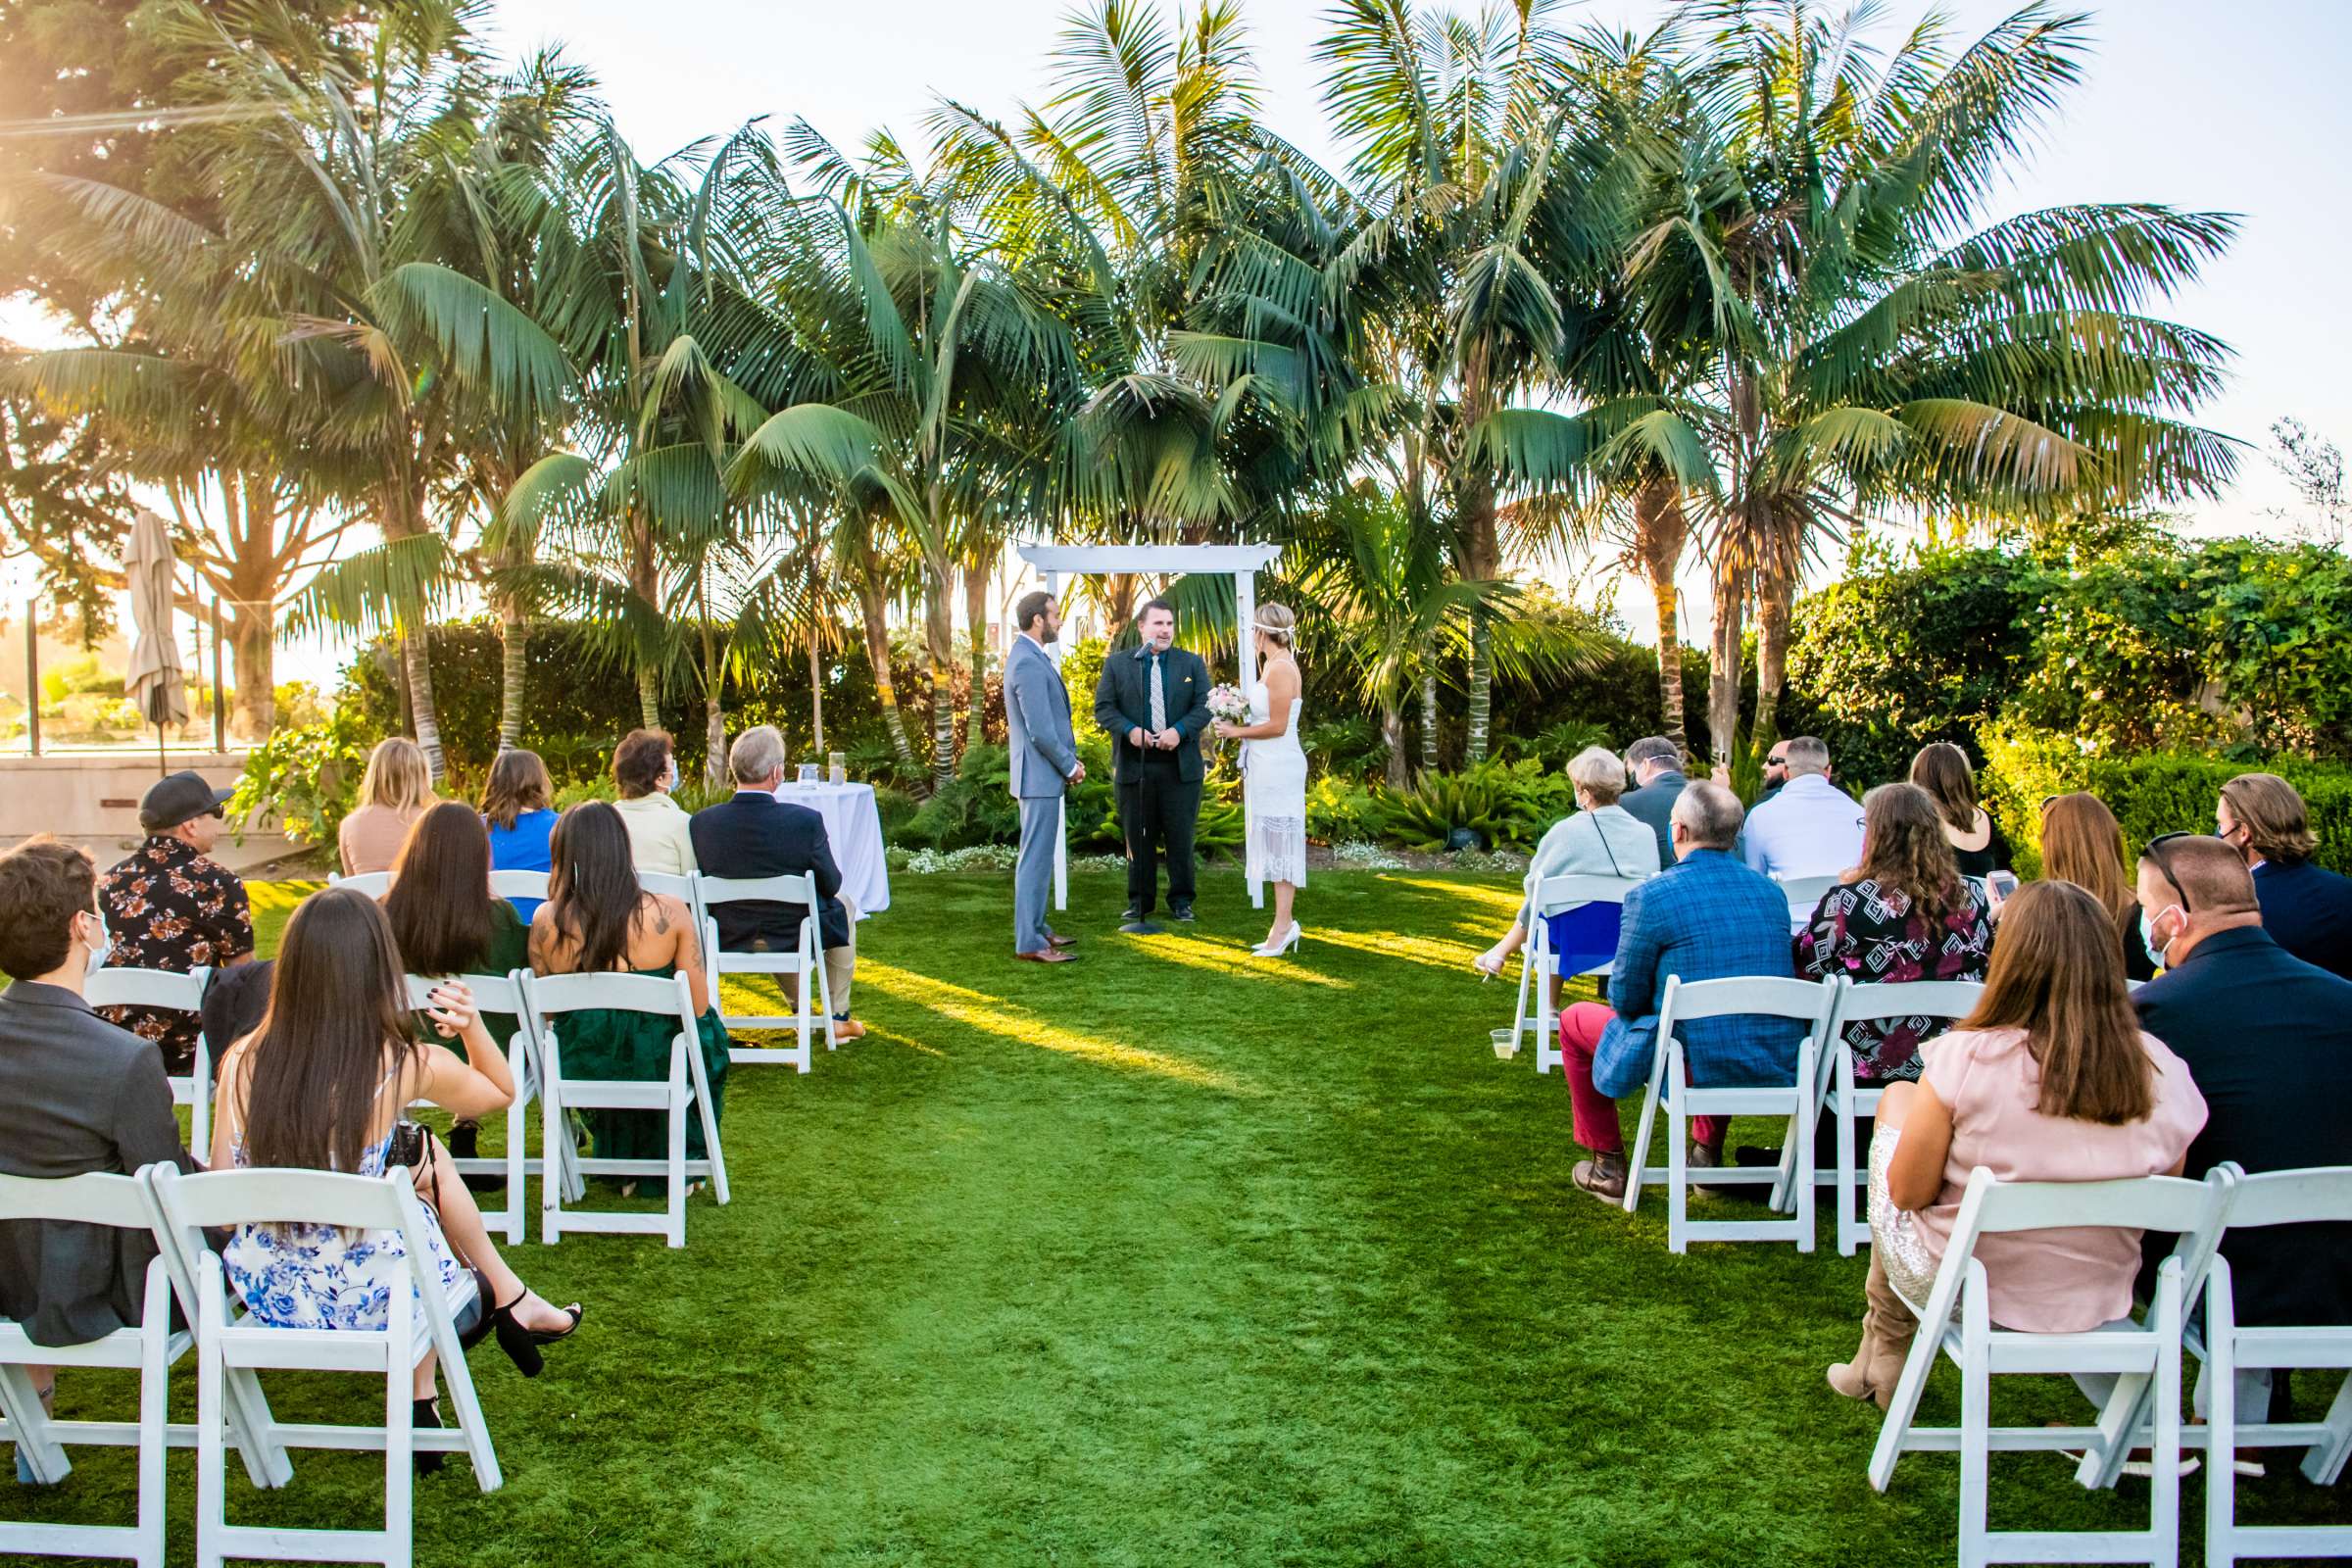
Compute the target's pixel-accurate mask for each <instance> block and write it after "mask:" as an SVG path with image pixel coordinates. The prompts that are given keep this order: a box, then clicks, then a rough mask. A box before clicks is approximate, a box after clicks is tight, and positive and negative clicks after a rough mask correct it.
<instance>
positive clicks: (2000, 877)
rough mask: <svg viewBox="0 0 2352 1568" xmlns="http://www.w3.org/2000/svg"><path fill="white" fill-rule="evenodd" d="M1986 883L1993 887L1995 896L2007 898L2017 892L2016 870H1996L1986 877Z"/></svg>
mask: <svg viewBox="0 0 2352 1568" xmlns="http://www.w3.org/2000/svg"><path fill="white" fill-rule="evenodd" d="M1985 885H1986V886H1987V887H1989V888H1991V889H1992V896H1993V897H1994V898H1996V899H2006V898H2009V897H2010V896H2011V895H2013V894H2015V893H2016V892H2017V873H2016V872H2014V871H1995V872H1993V873H1992V875H1990V876H1988V877H1986V878H1985Z"/></svg>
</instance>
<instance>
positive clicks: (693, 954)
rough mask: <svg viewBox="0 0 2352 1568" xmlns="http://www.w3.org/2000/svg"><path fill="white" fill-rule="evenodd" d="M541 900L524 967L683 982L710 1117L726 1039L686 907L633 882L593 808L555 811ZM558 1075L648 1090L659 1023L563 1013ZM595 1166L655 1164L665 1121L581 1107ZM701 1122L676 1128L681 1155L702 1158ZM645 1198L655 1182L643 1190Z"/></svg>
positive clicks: (599, 804)
mask: <svg viewBox="0 0 2352 1568" xmlns="http://www.w3.org/2000/svg"><path fill="white" fill-rule="evenodd" d="M549 858H550V859H552V860H553V861H554V862H555V865H554V869H553V870H552V871H550V872H549V875H548V888H547V894H548V896H547V903H545V904H543V905H541V906H540V907H539V910H538V912H537V913H536V914H534V915H533V916H532V917H531V938H530V955H531V967H532V969H534V970H535V971H537V972H538V973H540V974H601V973H617V974H650V975H653V976H655V977H657V978H659V979H667V978H669V977H670V976H671V975H673V974H683V975H685V976H686V983H687V985H688V987H689V988H690V989H691V990H692V992H693V994H694V1006H695V1011H696V1012H697V1013H698V1014H699V1017H698V1019H697V1023H698V1028H697V1029H696V1036H697V1039H696V1045H697V1046H698V1047H699V1049H700V1050H701V1051H702V1054H703V1070H704V1072H705V1074H706V1075H707V1076H708V1078H709V1080H710V1083H711V1119H712V1120H713V1121H716V1120H717V1119H718V1116H719V1113H720V1111H721V1109H722V1108H723V1107H724V1105H725V1103H726V1077H727V1030H726V1026H725V1025H724V1024H723V1023H721V1022H720V1021H719V1017H718V1011H717V1009H716V1008H715V1007H713V1006H712V1005H711V982H710V978H709V976H708V975H707V974H706V972H705V971H704V968H703V950H702V943H701V941H700V938H699V934H698V933H697V932H696V930H695V928H694V917H693V915H692V914H691V913H690V912H689V911H688V909H687V907H686V906H685V905H684V904H682V903H681V902H679V901H678V900H676V899H673V898H671V897H669V896H668V895H666V894H662V893H648V892H646V891H645V890H644V889H642V888H640V887H639V886H638V885H637V867H636V864H635V862H634V861H633V860H632V859H631V858H630V854H629V830H628V828H627V826H626V825H625V824H623V823H622V821H621V819H620V813H619V812H618V811H615V810H614V809H613V808H612V807H611V806H609V805H607V804H606V803H605V802H603V801H584V802H582V803H581V804H580V805H578V806H575V807H573V808H572V809H570V810H568V811H565V812H564V815H563V817H562V818H561V819H560V820H559V821H558V822H557V823H556V831H555V835H554V837H553V838H552V839H550V840H549ZM562 1030H563V1037H562V1038H563V1042H564V1072H565V1074H566V1075H577V1076H579V1077H583V1078H636V1079H644V1080H648V1081H658V1080H660V1079H662V1078H666V1077H667V1076H668V1075H669V1042H670V1039H671V1037H672V1036H673V1035H675V1034H676V1033H677V1030H676V1028H675V1027H674V1025H673V1024H672V1023H671V1022H670V1020H669V1019H667V1018H662V1017H657V1016H655V1015H654V1014H652V1013H645V1012H617V1011H612V1010H609V1009H603V1008H590V1009H587V1010H584V1011H580V1012H571V1013H565V1014H564V1021H563V1024H562ZM580 1116H581V1119H582V1120H583V1121H585V1122H586V1123H587V1124H588V1135H589V1136H590V1137H591V1138H593V1139H594V1140H595V1141H596V1153H597V1157H599V1158H601V1159H659V1158H661V1157H662V1155H663V1154H664V1153H665V1152H667V1151H668V1147H669V1142H668V1140H669V1134H668V1128H667V1120H666V1118H665V1117H664V1116H663V1114H662V1112H661V1111H658V1110H583V1111H582V1112H581V1113H580ZM686 1157H687V1158H688V1159H701V1158H703V1157H704V1146H703V1125H702V1120H701V1118H700V1117H694V1116H689V1117H688V1118H687V1119H686ZM641 1185H642V1186H644V1187H645V1188H647V1189H649V1190H652V1189H655V1188H657V1187H658V1186H659V1183H658V1182H657V1181H647V1182H645V1183H643V1184H641Z"/></svg>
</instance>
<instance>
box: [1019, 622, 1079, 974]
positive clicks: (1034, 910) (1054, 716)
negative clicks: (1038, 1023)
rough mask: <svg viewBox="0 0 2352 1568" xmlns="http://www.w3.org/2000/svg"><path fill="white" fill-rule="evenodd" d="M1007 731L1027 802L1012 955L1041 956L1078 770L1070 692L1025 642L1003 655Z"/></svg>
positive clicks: (1057, 670)
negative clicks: (1057, 852) (1057, 850)
mask: <svg viewBox="0 0 2352 1568" xmlns="http://www.w3.org/2000/svg"><path fill="white" fill-rule="evenodd" d="M1005 738H1006V739H1007V740H1008V741H1009V742H1010V743H1011V747H1012V794H1013V798H1014V799H1015V800H1017V801H1019V802H1020V803H1021V855H1020V859H1019V861H1018V862H1017V863H1016V864H1015V865H1014V866H1013V871H1012V951H1013V952H1015V953H1042V952H1044V951H1045V950H1046V948H1047V947H1048V946H1049V944H1048V942H1047V940H1046V903H1047V901H1048V899H1050V898H1051V897H1052V896H1053V892H1054V845H1055V844H1056V843H1057V842H1059V840H1060V837H1061V795H1062V791H1063V790H1064V789H1066V788H1067V787H1068V784H1069V777H1070V775H1071V774H1072V773H1074V772H1076V771H1077V770H1078V737H1077V735H1076V734H1075V733H1073V732H1072V730H1071V728H1070V689H1069V687H1068V686H1067V685H1065V684H1063V682H1062V678H1061V666H1060V665H1058V664H1056V663H1055V662H1054V656H1053V655H1051V654H1049V653H1047V652H1046V651H1045V650H1044V649H1043V648H1041V647H1040V646H1038V644H1036V643H1035V642H1032V641H1031V640H1030V639H1029V638H1028V637H1026V636H1019V637H1015V638H1014V639H1013V640H1012V651H1011V652H1010V653H1008V654H1006V655H1005Z"/></svg>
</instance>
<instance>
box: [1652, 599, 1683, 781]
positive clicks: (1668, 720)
mask: <svg viewBox="0 0 2352 1568" xmlns="http://www.w3.org/2000/svg"><path fill="white" fill-rule="evenodd" d="M1649 592H1650V597H1651V598H1652V599H1653V600H1655V601H1656V603H1657V607H1658V713H1659V721H1660V728H1659V731H1658V733H1659V734H1661V735H1663V736H1665V737H1666V738H1667V739H1668V740H1670V741H1672V742H1674V744H1675V745H1677V746H1679V747H1681V748H1682V749H1683V750H1684V751H1685V752H1689V751H1690V750H1691V737H1690V736H1688V735H1686V734H1684V733H1683V640H1682V636H1681V634H1680V632H1679V631H1678V629H1677V628H1676V626H1675V621H1676V619H1677V618H1678V617H1679V616H1680V615H1681V614H1682V610H1683V604H1682V593H1681V591H1680V590H1678V589H1677V588H1676V587H1675V586H1674V579H1673V578H1672V577H1668V578H1666V579H1665V580H1664V581H1662V582H1652V583H1651V584H1650V585H1649Z"/></svg>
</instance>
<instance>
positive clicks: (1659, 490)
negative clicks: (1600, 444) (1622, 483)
mask: <svg viewBox="0 0 2352 1568" xmlns="http://www.w3.org/2000/svg"><path fill="white" fill-rule="evenodd" d="M1690 534H1691V522H1690V518H1689V517H1688V516H1687V515H1685V514H1684V512H1683V493H1682V489H1681V487H1680V486H1678V485H1677V484H1676V483H1675V482H1674V481H1673V480H1672V479H1670V478H1667V477H1665V476H1663V475H1660V476H1658V477H1656V478H1653V479H1651V480H1650V481H1649V482H1648V483H1646V484H1644V485H1643V486H1642V489H1641V491H1640V493H1638V494H1637V495H1636V496H1635V497H1634V553H1635V555H1636V556H1637V557H1638V558H1639V559H1640V560H1641V563H1642V572H1643V574H1644V575H1645V576H1646V577H1647V578H1648V579H1649V595H1650V599H1651V601H1652V602H1653V603H1654V604H1655V605H1656V606H1657V612H1658V708H1659V711H1660V714H1661V716H1662V719H1663V724H1664V730H1663V733H1664V734H1665V736H1666V738H1667V739H1669V740H1671V741H1673V742H1674V743H1675V745H1677V746H1680V747H1682V748H1683V749H1684V750H1686V751H1688V750H1689V749H1690V740H1689V737H1687V736H1686V735H1684V733H1683V645H1682V628H1681V626H1680V625H1679V624H1678V622H1679V621H1680V619H1681V614H1682V594H1681V591H1680V590H1678V589H1677V588H1676V587H1675V583H1674V574H1675V571H1676V568H1678V567H1679V566H1681V564H1682V561H1683V546H1684V544H1685V543H1686V542H1687V541H1688V539H1689V538H1690Z"/></svg>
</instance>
